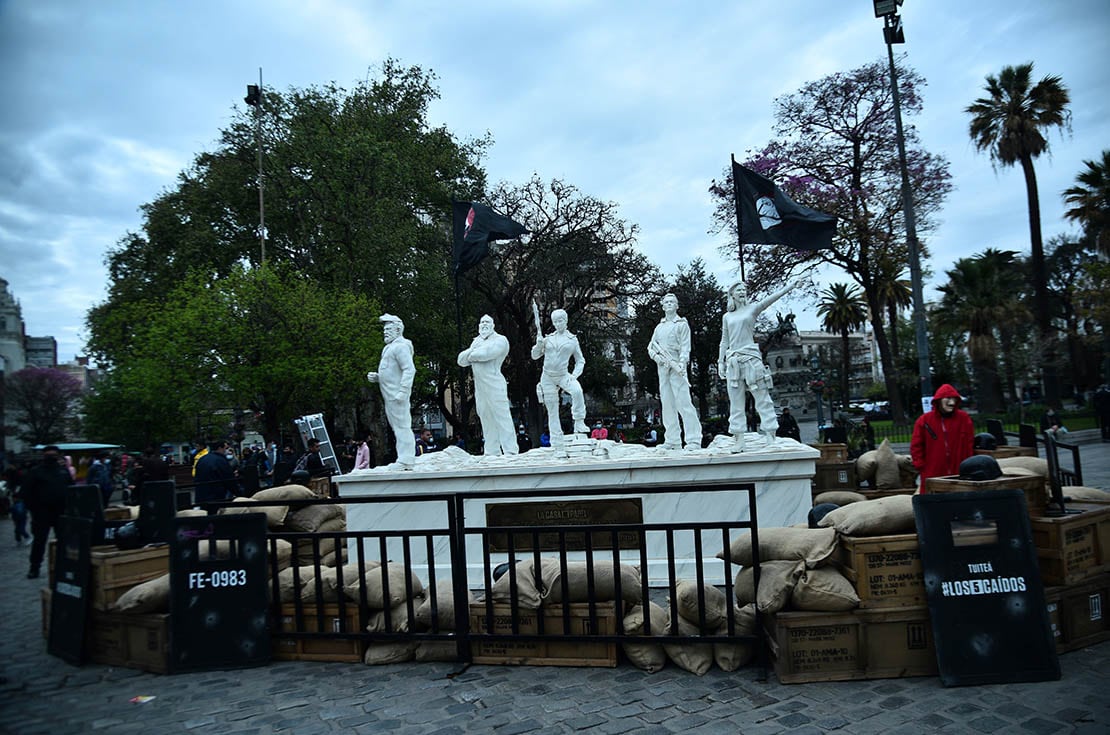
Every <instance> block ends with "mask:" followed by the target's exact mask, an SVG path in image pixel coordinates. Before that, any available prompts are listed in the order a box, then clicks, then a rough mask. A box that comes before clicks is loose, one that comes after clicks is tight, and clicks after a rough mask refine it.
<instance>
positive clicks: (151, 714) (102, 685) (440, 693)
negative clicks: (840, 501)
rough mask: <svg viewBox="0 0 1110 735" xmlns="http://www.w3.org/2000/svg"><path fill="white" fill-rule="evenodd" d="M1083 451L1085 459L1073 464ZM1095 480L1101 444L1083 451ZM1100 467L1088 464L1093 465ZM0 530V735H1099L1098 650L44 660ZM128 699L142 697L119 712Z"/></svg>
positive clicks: (1103, 705) (26, 590) (1103, 719)
mask: <svg viewBox="0 0 1110 735" xmlns="http://www.w3.org/2000/svg"><path fill="white" fill-rule="evenodd" d="M1088 458H1089V459H1088ZM1083 461H1084V473H1085V474H1087V473H1088V468H1090V470H1089V471H1090V474H1089V479H1088V480H1087V484H1090V485H1094V486H1096V487H1110V484H1108V480H1110V444H1094V445H1091V446H1090V448H1088V447H1084V450H1083ZM1100 468H1101V469H1100ZM8 523H9V522H8V521H6V520H5V521H2V522H0V529H2V531H3V535H2V536H0V538H2V541H0V574H2V575H3V578H4V579H6V580H8V585H7V588H6V589H5V590H4V593H3V594H2V595H0V733H12V734H13V735H33V734H35V733H43V734H44V735H67V734H68V733H97V732H105V733H110V734H111V735H123V734H124V733H158V734H159V735H160V734H161V733H179V732H191V733H205V734H207V733H260V734H261V733H272V732H289V733H296V735H312V734H313V733H331V732H344V733H347V732H354V733H377V732H390V733H402V734H403V733H412V734H413V735H416V734H419V735H427V734H431V733H442V734H443V735H448V734H450V733H464V732H479V733H496V734H497V735H515V734H516V733H569V732H590V733H593V732H598V733H609V734H616V733H625V732H628V733H633V732H634V733H640V732H658V733H673V732H682V733H689V734H690V735H693V734H695V733H696V734H701V733H706V734H709V733H722V734H731V733H744V734H745V735H761V734H764V733H798V734H799V735H805V734H807V733H826V732H836V733H860V734H866V733H899V734H901V733H933V732H944V733H1000V734H1005V735H1009V734H1011V733H1023V734H1024V733H1029V734H1030V735H1042V734H1044V735H1047V734H1048V733H1089V734H1090V735H1095V734H1096V733H1097V734H1098V735H1103V734H1104V733H1106V732H1110V696H1108V694H1107V692H1110V642H1108V643H1102V644H1100V645H1098V646H1094V647H1092V648H1087V649H1083V650H1079V651H1075V652H1072V653H1067V654H1064V655H1062V656H1061V658H1060V664H1061V669H1062V672H1063V676H1062V678H1061V679H1060V681H1055V682H1041V683H1035V684H1009V685H991V686H978V687H956V688H945V687H943V686H942V685H941V683H940V680H939V679H938V678H936V677H921V678H912V679H884V680H874V681H857V682H829V683H814V684H794V685H781V684H779V683H778V682H777V680H776V679H775V678H774V674H773V673H772V674H770V676H769V678H768V680H767V681H765V682H764V681H759V680H758V671H757V670H755V669H750V668H749V669H742V670H741V671H739V672H736V673H731V674H729V673H723V672H721V671H720V670H718V669H713V670H712V671H710V673H708V674H706V675H705V676H702V677H697V676H694V675H692V674H688V673H686V672H684V671H682V670H681V669H678V668H676V667H674V666H668V668H666V669H664V670H663V671H661V672H659V673H656V674H647V673H644V672H642V671H639V670H638V669H635V668H633V667H631V666H629V665H628V664H622V665H621V666H619V667H618V668H616V669H589V668H549V667H499V666H471V667H469V668H464V667H462V666H461V665H457V664H417V663H410V664H399V665H391V666H379V667H370V666H364V665H361V664H336V663H328V664H324V663H299V662H281V663H274V664H271V665H269V666H265V667H260V668H254V669H241V670H233V671H214V672H206V673H197V674H182V675H176V676H159V675H155V674H146V673H143V672H139V671H134V670H130V669H121V668H113V667H108V666H102V665H94V664H89V665H86V666H84V667H80V668H78V667H75V666H71V665H69V664H66V663H64V662H63V661H61V660H60V659H57V658H55V657H53V656H50V655H48V654H47V653H46V643H45V641H44V639H43V637H42V634H41V619H40V600H39V589H40V588H41V586H42V580H28V579H25V578H24V575H25V574H26V571H27V554H28V549H27V548H26V547H22V548H16V547H14V546H13V545H12V540H11V536H10V535H9V534H10V529H11V527H10V525H8ZM140 695H147V696H153V697H154V699H152V700H151V701H149V702H147V703H145V704H132V703H130V701H129V700H130V699H131V698H133V697H136V696H140Z"/></svg>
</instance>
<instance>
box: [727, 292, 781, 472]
mask: <svg viewBox="0 0 1110 735" xmlns="http://www.w3.org/2000/svg"><path fill="white" fill-rule="evenodd" d="M797 286H798V284H797V283H792V284H790V285H789V286H786V287H785V288H782V289H780V290H778V291H775V292H774V293H772V294H770V295H769V296H768V297H767V298H765V299H763V300H762V301H758V302H756V303H755V304H749V303H748V289H747V287H746V286H745V285H744V284H743V282H739V283H734V284H733V285H732V286H730V287H729V289H728V302H727V310H726V311H725V315H724V317H723V318H722V324H721V349H720V354H719V355H718V357H717V374H718V375H720V376H721V377H722V378H724V379H725V383H726V385H727V387H728V402H729V416H728V431H729V433H730V434H731V435H732V436H733V439H734V441H735V446H734V448H733V451H736V452H740V451H743V449H744V430H745V429H746V428H747V417H746V416H745V414H744V404H745V392H746V391H751V393H752V397H753V398H754V399H755V410H756V412H757V413H758V414H759V420H760V425H759V432H760V433H761V434H762V435H763V436H764V438H765V439H766V442H767V444H768V445H774V444H775V432H776V431H777V430H778V428H779V424H778V418H777V417H776V416H775V404H774V403H772V402H771V388H773V387H774V381H773V380H772V378H771V369H770V368H769V367H768V366H767V365H765V364H764V363H763V355H762V354H761V353H760V351H759V345H758V344H756V341H755V320H756V318H757V317H758V316H759V315H760V313H762V312H763V310H764V309H766V308H767V307H769V306H770V305H771V304H773V303H775V302H776V301H778V300H779V299H781V298H782V297H783V296H785V295H786V294H788V293H789V292H790V291H791V290H793V289H794V288H796V287H797Z"/></svg>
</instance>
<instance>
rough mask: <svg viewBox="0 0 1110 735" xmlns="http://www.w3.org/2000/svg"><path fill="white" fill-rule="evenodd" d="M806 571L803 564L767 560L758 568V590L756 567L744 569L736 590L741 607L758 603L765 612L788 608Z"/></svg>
mask: <svg viewBox="0 0 1110 735" xmlns="http://www.w3.org/2000/svg"><path fill="white" fill-rule="evenodd" d="M805 569H806V565H805V562H801V561H765V562H763V563H762V564H760V565H759V591H758V593H757V592H756V589H755V567H744V568H743V569H741V570H740V571H739V572H737V574H736V580H735V582H734V584H733V591H734V592H735V593H736V602H737V603H738V604H740V605H742V606H743V605H749V604H751V603H753V602H754V603H755V604H756V605H757V606H758V607H759V611H760V612H762V613H775V612H778V611H779V610H781V609H783V608H784V607H786V605H787V604H788V603H789V602H790V596H791V595H792V594H793V592H794V586H795V585H796V584H797V583H798V579H800V578H801V576H802V572H804V571H805Z"/></svg>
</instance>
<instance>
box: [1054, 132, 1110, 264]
mask: <svg viewBox="0 0 1110 735" xmlns="http://www.w3.org/2000/svg"><path fill="white" fill-rule="evenodd" d="M1083 164H1084V165H1085V166H1086V167H1087V168H1086V169H1085V170H1083V171H1081V172H1080V173H1079V174H1078V175H1076V177H1075V181H1076V185H1075V186H1072V187H1069V188H1068V189H1066V190H1065V191H1064V201H1065V202H1066V203H1067V204H1068V205H1070V206H1069V208H1068V210H1067V211H1066V212H1064V216H1065V217H1067V218H1068V219H1070V220H1071V221H1073V222H1077V223H1079V224H1080V225H1082V226H1083V230H1084V232H1085V233H1086V234H1087V236H1088V237H1090V238H1091V239H1092V240H1093V241H1094V243H1095V244H1096V245H1097V247H1098V249H1099V250H1100V251H1102V254H1103V255H1107V256H1110V149H1107V150H1104V151H1103V152H1102V160H1100V161H1084V162H1083Z"/></svg>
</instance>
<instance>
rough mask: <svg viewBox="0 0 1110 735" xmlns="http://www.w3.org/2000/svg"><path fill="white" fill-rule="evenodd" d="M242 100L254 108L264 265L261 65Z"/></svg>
mask: <svg viewBox="0 0 1110 735" xmlns="http://www.w3.org/2000/svg"><path fill="white" fill-rule="evenodd" d="M243 101H244V102H246V103H247V104H248V105H250V106H251V107H253V108H254V142H255V146H256V147H257V148H258V237H259V240H260V241H261V243H262V265H266V197H265V194H264V189H265V187H264V185H263V181H262V67H258V84H257V85H254V84H248V85H247V96H246V97H244V98H243Z"/></svg>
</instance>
